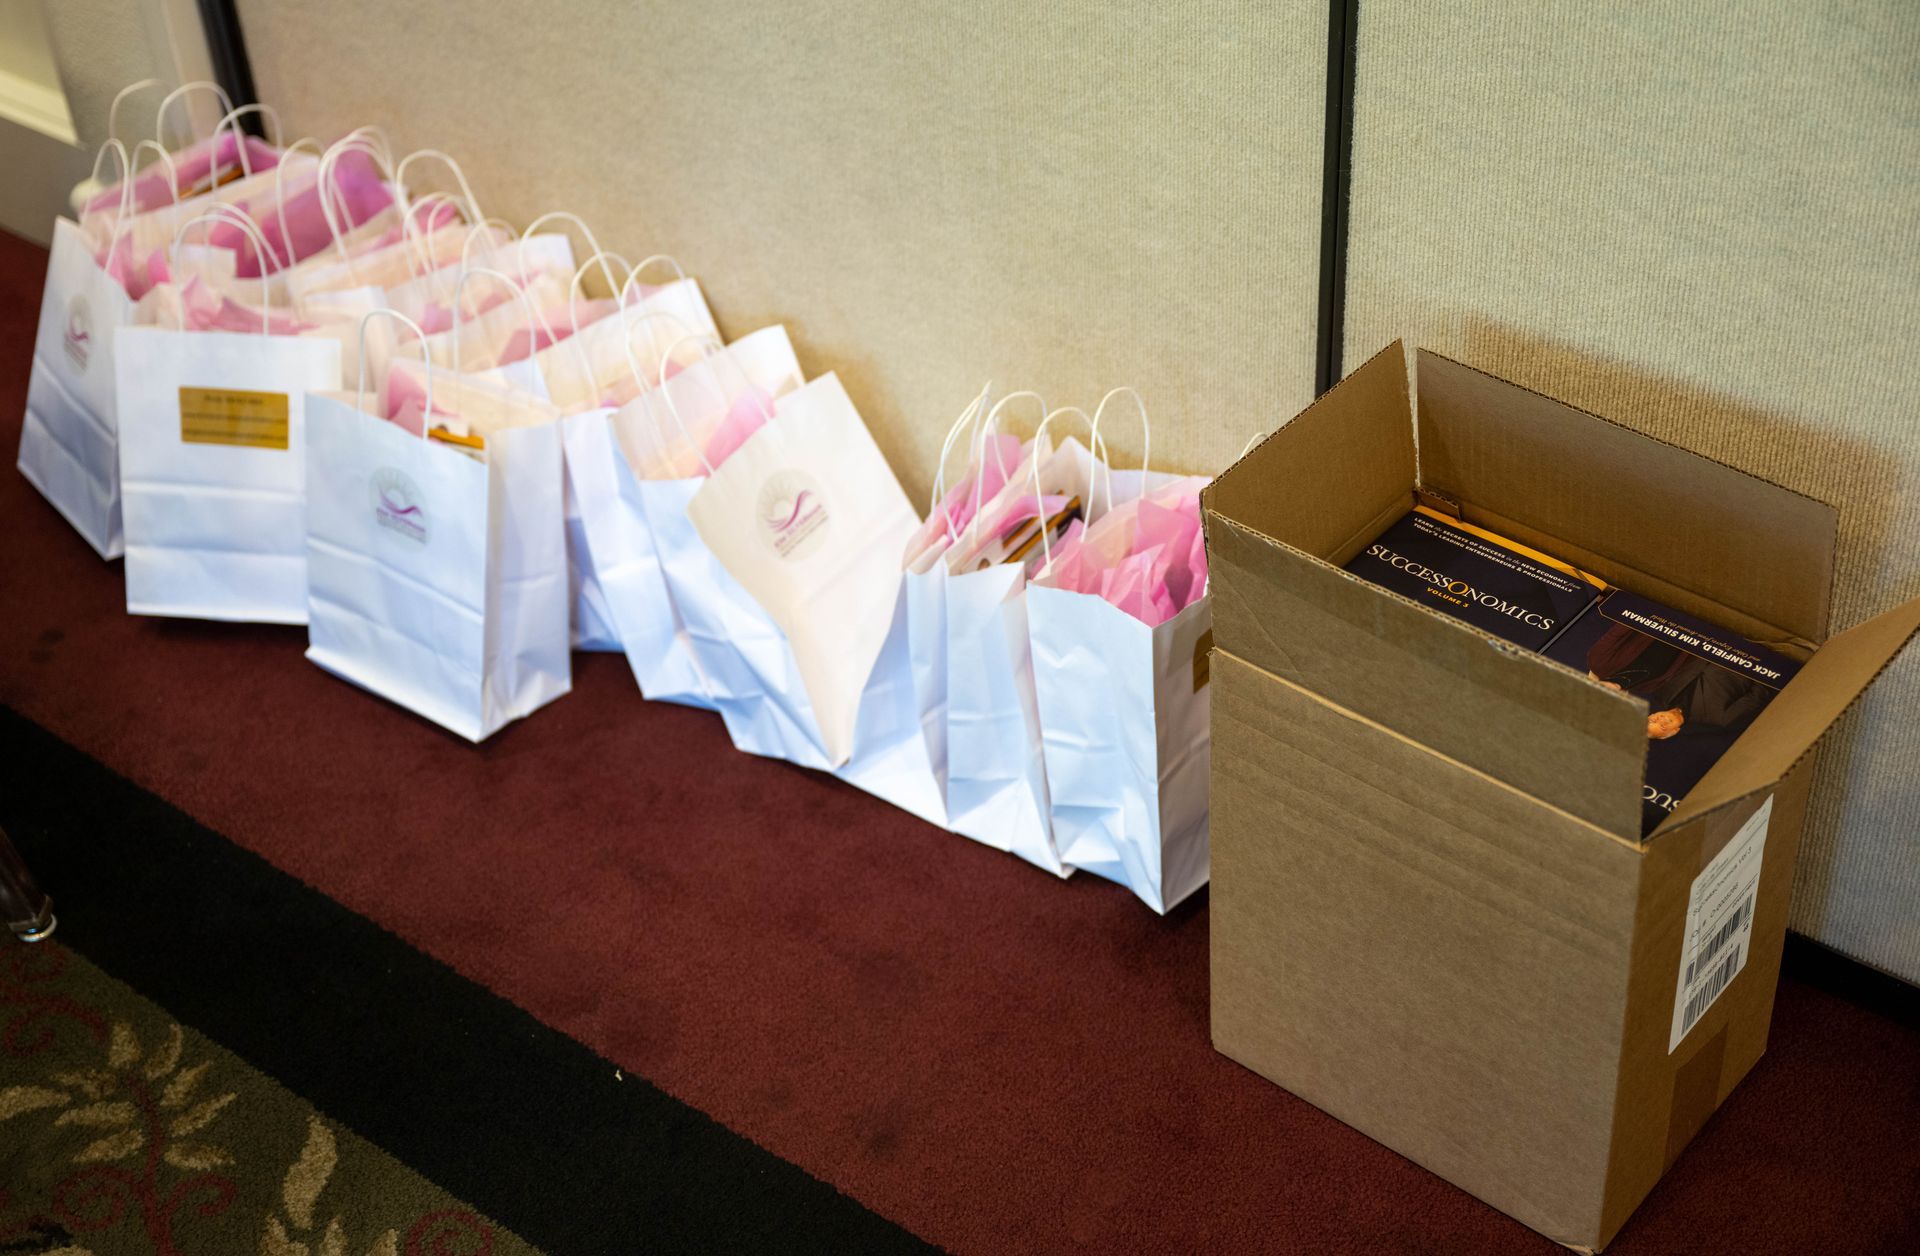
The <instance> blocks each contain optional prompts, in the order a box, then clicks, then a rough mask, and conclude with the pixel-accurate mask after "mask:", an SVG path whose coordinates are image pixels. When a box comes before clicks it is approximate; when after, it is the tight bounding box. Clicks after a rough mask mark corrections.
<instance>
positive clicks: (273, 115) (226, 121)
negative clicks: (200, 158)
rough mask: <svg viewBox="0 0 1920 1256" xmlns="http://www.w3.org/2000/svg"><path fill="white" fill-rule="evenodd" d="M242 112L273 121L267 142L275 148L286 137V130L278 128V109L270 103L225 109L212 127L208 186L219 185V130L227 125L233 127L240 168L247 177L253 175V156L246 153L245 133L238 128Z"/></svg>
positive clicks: (235, 150)
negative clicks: (271, 131)
mask: <svg viewBox="0 0 1920 1256" xmlns="http://www.w3.org/2000/svg"><path fill="white" fill-rule="evenodd" d="M243 113H257V114H259V115H260V116H261V117H263V118H269V119H271V120H272V121H273V139H272V140H271V141H269V142H270V143H271V144H272V145H273V146H274V147H275V148H278V147H280V141H281V140H282V139H284V138H285V137H286V132H285V131H283V130H281V129H280V111H279V110H277V109H275V108H274V107H273V106H272V105H263V104H260V103H258V102H255V103H253V104H250V105H241V106H240V107H239V108H237V109H229V110H227V115H226V116H225V117H224V118H221V119H220V121H219V122H217V123H215V124H214V128H213V153H212V156H211V160H212V161H213V163H214V164H213V168H212V171H211V174H210V175H209V186H211V187H219V186H220V166H219V161H220V132H222V131H224V130H226V129H227V128H228V127H232V128H233V151H234V156H235V157H236V158H238V159H239V162H240V170H241V172H242V173H243V174H245V175H246V176H247V178H249V179H251V178H252V177H253V158H252V157H249V156H248V155H247V137H246V133H245V132H243V131H241V129H240V115H241V114H243Z"/></svg>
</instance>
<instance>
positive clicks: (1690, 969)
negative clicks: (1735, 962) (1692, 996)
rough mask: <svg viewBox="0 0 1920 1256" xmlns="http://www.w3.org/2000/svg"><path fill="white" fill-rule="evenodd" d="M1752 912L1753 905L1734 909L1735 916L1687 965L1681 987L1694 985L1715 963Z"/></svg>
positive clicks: (1743, 905) (1728, 918)
mask: <svg viewBox="0 0 1920 1256" xmlns="http://www.w3.org/2000/svg"><path fill="white" fill-rule="evenodd" d="M1752 912H1753V904H1752V903H1742V904H1740V905H1739V906H1738V907H1736V908H1735V909H1734V912H1733V915H1731V916H1729V917H1727V919H1726V921H1725V923H1723V924H1722V925H1721V926H1720V928H1719V929H1717V930H1715V931H1714V935H1713V936H1712V937H1710V938H1708V939H1707V944H1706V945H1705V946H1703V947H1701V948H1700V953H1699V954H1698V955H1696V956H1694V957H1693V959H1692V961H1691V962H1690V963H1688V964H1687V975H1686V976H1685V977H1682V978H1681V979H1680V984H1681V985H1683V986H1690V985H1692V984H1693V979H1694V978H1695V977H1697V976H1699V975H1700V972H1701V970H1703V969H1704V968H1706V966H1707V965H1708V964H1710V963H1712V962H1713V957H1714V956H1716V955H1718V954H1719V953H1720V948H1721V947H1723V946H1725V945H1726V944H1727V943H1728V942H1730V941H1732V940H1733V935H1734V934H1736V933H1739V932H1740V927H1741V926H1742V925H1744V924H1746V923H1747V917H1748V916H1749V915H1750V914H1751V913H1752Z"/></svg>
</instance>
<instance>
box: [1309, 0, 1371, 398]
mask: <svg viewBox="0 0 1920 1256" xmlns="http://www.w3.org/2000/svg"><path fill="white" fill-rule="evenodd" d="M1359 26H1360V0H1330V2H1329V4H1328V6H1327V121H1326V157H1325V161H1324V164H1323V166H1322V169H1321V177H1320V310H1319V316H1318V323H1317V327H1318V332H1319V338H1318V339H1319V343H1318V346H1317V350H1316V355H1315V360H1314V372H1313V391H1314V394H1315V395H1316V396H1317V395H1319V394H1320V393H1323V392H1325V391H1327V389H1329V388H1332V387H1333V386H1334V385H1335V384H1337V383H1339V382H1340V351H1341V347H1342V345H1343V343H1344V341H1345V340H1346V330H1347V327H1346V324H1347V208H1348V202H1349V199H1350V196H1351V193H1352V189H1353V77H1354V64H1355V61H1356V60H1357V57H1356V50H1357V48H1358V46H1359V45H1358V32H1359Z"/></svg>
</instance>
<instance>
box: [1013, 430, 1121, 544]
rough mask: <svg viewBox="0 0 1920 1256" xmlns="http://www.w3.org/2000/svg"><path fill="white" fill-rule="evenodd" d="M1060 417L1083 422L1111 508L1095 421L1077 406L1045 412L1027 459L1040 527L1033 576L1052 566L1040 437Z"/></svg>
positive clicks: (1104, 457)
mask: <svg viewBox="0 0 1920 1256" xmlns="http://www.w3.org/2000/svg"><path fill="white" fill-rule="evenodd" d="M1063 414H1077V415H1079V416H1080V417H1081V418H1082V419H1086V423H1087V453H1088V455H1089V456H1090V457H1093V458H1096V459H1098V460H1099V462H1100V464H1101V465H1103V466H1105V467H1106V468H1107V509H1108V510H1112V509H1113V465H1112V464H1111V463H1109V462H1108V461H1107V443H1106V441H1104V440H1102V439H1101V437H1100V423H1099V420H1098V419H1088V418H1087V412H1086V411H1085V410H1082V409H1081V408H1080V407H1079V406H1061V407H1060V408H1059V409H1058V410H1051V411H1048V413H1047V417H1046V418H1044V419H1041V420H1040V426H1039V427H1037V428H1035V429H1034V433H1033V457H1032V458H1030V459H1028V460H1027V461H1028V464H1029V468H1028V474H1029V476H1030V477H1031V478H1032V480H1033V508H1034V510H1035V511H1037V512H1039V515H1038V522H1039V524H1040V566H1039V569H1038V570H1036V571H1035V572H1034V573H1033V574H1034V575H1036V576H1038V575H1040V574H1041V573H1042V572H1044V571H1046V569H1047V568H1049V567H1051V566H1053V542H1052V541H1051V540H1049V539H1048V536H1047V534H1048V532H1050V531H1052V529H1050V528H1048V527H1047V515H1046V508H1045V507H1044V506H1043V505H1042V504H1041V493H1040V437H1041V436H1042V435H1043V434H1044V433H1045V432H1046V430H1047V424H1049V423H1051V422H1053V421H1054V420H1055V419H1057V418H1059V417H1060V416H1061V415H1063ZM1087 494H1088V496H1092V494H1093V483H1092V478H1091V477H1089V478H1088V483H1087Z"/></svg>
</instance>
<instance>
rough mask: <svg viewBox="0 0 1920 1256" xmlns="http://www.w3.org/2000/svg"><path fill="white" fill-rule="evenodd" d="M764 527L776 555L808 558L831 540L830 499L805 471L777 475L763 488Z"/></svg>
mask: <svg viewBox="0 0 1920 1256" xmlns="http://www.w3.org/2000/svg"><path fill="white" fill-rule="evenodd" d="M759 511H760V526H761V527H762V528H764V529H766V534H767V541H768V543H769V544H771V545H772V546H773V552H774V553H776V554H778V555H779V556H780V557H782V558H805V557H806V556H807V555H808V554H811V553H812V552H813V551H814V550H816V549H819V548H820V545H821V543H822V542H824V541H825V540H826V539H827V499H826V495H825V494H823V493H822V492H821V491H820V485H819V484H818V483H816V482H815V481H814V478H813V477H812V476H810V475H808V474H807V473H806V472H805V471H776V472H774V473H773V474H772V475H771V476H768V477H767V482H766V483H765V484H763V485H761V487H760V502H759Z"/></svg>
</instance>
